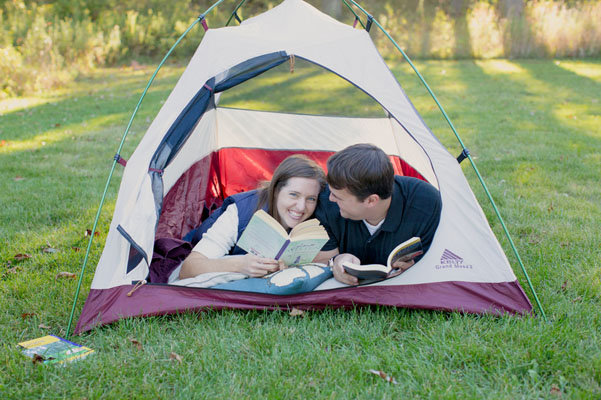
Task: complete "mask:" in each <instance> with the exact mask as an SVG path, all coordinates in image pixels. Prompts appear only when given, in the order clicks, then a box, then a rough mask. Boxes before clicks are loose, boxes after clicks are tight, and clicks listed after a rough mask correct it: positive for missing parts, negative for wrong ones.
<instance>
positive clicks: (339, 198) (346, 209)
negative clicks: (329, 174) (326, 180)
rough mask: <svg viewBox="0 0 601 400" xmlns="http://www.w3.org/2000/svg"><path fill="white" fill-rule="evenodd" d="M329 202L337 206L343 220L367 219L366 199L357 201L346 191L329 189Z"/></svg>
mask: <svg viewBox="0 0 601 400" xmlns="http://www.w3.org/2000/svg"><path fill="white" fill-rule="evenodd" d="M329 199H330V201H332V202H334V203H336V204H338V208H340V215H341V216H342V217H343V218H348V219H353V220H357V221H359V220H362V219H366V218H367V217H368V207H367V199H366V200H364V201H359V199H358V198H357V197H356V196H355V195H353V194H351V192H349V191H348V190H347V189H334V188H332V187H330V197H329Z"/></svg>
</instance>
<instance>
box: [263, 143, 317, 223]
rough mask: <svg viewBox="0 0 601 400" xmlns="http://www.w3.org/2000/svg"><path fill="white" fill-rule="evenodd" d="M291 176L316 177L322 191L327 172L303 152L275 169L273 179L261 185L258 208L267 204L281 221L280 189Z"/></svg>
mask: <svg viewBox="0 0 601 400" xmlns="http://www.w3.org/2000/svg"><path fill="white" fill-rule="evenodd" d="M290 178H309V179H315V180H316V181H317V182H318V183H319V190H320V191H321V190H323V188H324V187H325V186H326V176H325V173H324V172H323V169H321V167H320V166H319V165H318V164H317V163H316V162H315V161H313V160H311V159H310V158H309V157H307V156H305V155H302V154H294V155H291V156H289V157H286V158H285V159H284V161H282V162H281V163H280V165H278V167H277V168H276V169H275V171H273V176H272V178H271V181H268V182H264V183H263V184H262V185H261V188H260V190H259V201H258V203H257V210H258V209H260V208H262V207H263V206H264V205H265V204H267V212H268V213H269V215H271V216H272V217H273V218H275V219H276V220H277V221H278V222H279V221H280V217H279V215H278V210H277V207H276V200H277V197H278V194H279V193H280V190H281V189H282V188H283V187H284V186H286V183H288V180H289V179H290Z"/></svg>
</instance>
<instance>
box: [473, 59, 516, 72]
mask: <svg viewBox="0 0 601 400" xmlns="http://www.w3.org/2000/svg"><path fill="white" fill-rule="evenodd" d="M476 65H477V66H479V67H480V68H482V70H483V71H484V72H485V73H487V74H489V75H495V74H524V73H526V70H524V69H523V68H522V67H520V66H519V65H517V64H516V63H514V62H511V61H509V60H488V61H476Z"/></svg>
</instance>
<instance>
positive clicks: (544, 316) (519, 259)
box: [343, 0, 547, 322]
mask: <svg viewBox="0 0 601 400" xmlns="http://www.w3.org/2000/svg"><path fill="white" fill-rule="evenodd" d="M343 1H344V2H345V3H346V0H343ZM348 1H350V2H351V3H353V4H354V5H355V6H356V7H357V8H359V10H361V11H362V12H363V13H364V14H365V15H366V16H367V17H368V18H372V19H373V22H374V23H375V24H376V25H377V26H378V28H379V29H380V30H381V31H382V33H384V35H386V37H387V38H388V39H389V40H390V41H391V42H392V44H393V45H394V46H395V47H396V49H397V50H398V51H399V52H400V53H401V54H402V55H403V57H404V58H405V60H406V61H407V62H408V63H409V65H410V66H411V68H413V71H415V73H416V74H417V76H418V77H419V79H420V81H421V82H422V84H423V85H424V86H425V87H426V89H427V90H428V93H430V96H432V98H433V99H434V102H435V103H436V105H437V106H438V109H439V110H440V112H441V113H442V115H443V116H444V118H445V120H446V121H447V123H448V124H449V126H450V127H451V130H452V131H453V133H454V134H455V137H456V138H457V140H458V141H459V144H460V145H461V148H462V149H463V150H466V147H465V145H464V144H463V141H462V140H461V137H460V136H459V133H457V130H456V129H455V126H454V125H453V123H452V122H451V120H450V119H449V117H448V115H447V113H446V112H445V110H444V108H443V107H442V105H441V104H440V102H439V101H438V99H437V98H436V96H435V95H434V92H433V91H432V89H430V86H428V84H427V83H426V80H425V79H424V78H423V77H422V75H421V74H420V73H419V71H418V70H417V68H416V67H415V65H413V63H412V62H411V59H410V58H409V56H407V54H406V53H405V52H404V51H403V49H401V47H400V46H399V45H398V44H397V42H396V41H395V40H394V39H393V38H392V37H391V36H390V34H389V33H388V32H387V31H386V29H384V28H383V27H382V25H380V23H379V22H378V21H377V20H376V19H375V18H373V16H372V15H370V14H369V13H368V12H367V11H365V10H364V9H363V7H361V6H360V5H359V4H357V2H356V1H354V0H348ZM467 158H468V159H469V160H470V163H471V165H472V167H473V168H474V171H475V172H476V175H477V176H478V180H479V181H480V184H481V185H482V187H483V188H484V192H485V193H486V196H487V197H488V200H489V201H490V203H491V205H492V207H493V209H494V211H495V214H496V215H497V218H498V219H499V222H500V223H501V226H502V228H503V231H504V232H505V236H507V239H508V240H509V244H510V246H511V249H512V250H513V253H514V254H515V256H516V258H517V260H518V263H519V265H520V267H521V269H522V272H523V273H524V276H525V277H526V281H527V282H528V286H529V287H530V290H531V291H532V294H533V296H534V300H535V301H536V305H537V306H538V309H539V310H540V313H541V315H542V317H543V319H544V320H545V322H547V316H546V314H545V311H544V310H543V306H542V305H541V303H540V301H539V300H538V296H537V294H536V290H534V286H533V285H532V282H531V281H530V277H529V276H528V272H527V271H526V267H525V266H524V263H523V262H522V258H521V257H520V254H519V253H518V250H517V248H516V247H515V244H514V243H513V239H512V238H511V235H510V234H509V230H508V229H507V227H506V226H505V222H504V221H503V217H501V213H500V212H499V210H498V208H497V205H496V204H495V201H494V200H493V198H492V195H491V194H490V192H489V191H488V188H487V186H486V184H485V183H484V179H483V178H482V176H481V175H480V172H479V171H478V168H477V167H476V164H475V163H474V160H473V159H472V157H471V155H469V152H468V154H467Z"/></svg>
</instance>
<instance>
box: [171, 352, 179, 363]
mask: <svg viewBox="0 0 601 400" xmlns="http://www.w3.org/2000/svg"><path fill="white" fill-rule="evenodd" d="M169 359H170V360H175V361H177V362H178V363H180V364H181V363H182V357H181V356H180V355H179V354H177V353H174V352H171V354H169Z"/></svg>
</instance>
